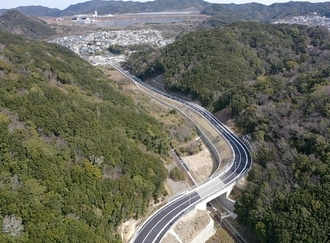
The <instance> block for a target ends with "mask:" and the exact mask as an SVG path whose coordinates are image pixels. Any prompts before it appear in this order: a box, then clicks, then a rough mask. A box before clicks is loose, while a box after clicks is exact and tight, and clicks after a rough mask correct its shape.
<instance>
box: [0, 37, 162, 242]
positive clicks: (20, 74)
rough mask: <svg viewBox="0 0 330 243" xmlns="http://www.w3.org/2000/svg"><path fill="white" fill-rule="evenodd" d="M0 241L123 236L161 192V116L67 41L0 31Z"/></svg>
mask: <svg viewBox="0 0 330 243" xmlns="http://www.w3.org/2000/svg"><path fill="white" fill-rule="evenodd" d="M0 57H1V58H0V97H1V98H0V227H1V230H0V232H1V233H0V242H33V243H36V242H61V243H62V242H121V239H120V237H119V236H118V235H117V234H116V228H117V226H118V225H119V224H120V223H121V222H122V221H123V220H125V219H128V218H131V217H136V218H137V217H140V216H141V215H142V214H143V213H144V212H145V210H146V208H147V207H148V205H149V201H150V200H152V199H155V200H158V199H159V198H160V197H161V196H162V195H163V194H164V193H165V191H164V189H163V182H164V180H165V178H166V176H167V171H166V170H165V168H164V166H163V162H162V160H161V158H160V156H166V155H167V153H168V152H167V151H168V140H167V137H166V134H165V133H164V131H163V129H162V126H161V124H160V123H159V122H158V121H156V120H155V119H154V118H153V117H151V116H150V115H149V114H148V113H147V112H146V111H145V108H144V107H142V106H141V105H136V104H135V103H134V101H133V100H132V99H131V98H130V97H128V96H126V95H124V94H123V92H121V91H120V90H118V89H117V88H116V86H115V85H114V84H112V83H111V82H110V81H109V80H108V79H106V78H105V77H104V75H103V74H102V72H101V71H99V70H98V69H96V68H94V67H92V66H91V65H89V64H88V63H87V62H86V61H84V60H82V59H81V58H80V57H79V56H77V55H76V54H74V53H73V52H72V51H70V50H68V49H66V48H64V47H61V46H59V45H55V44H49V43H46V42H34V41H26V40H24V39H21V38H19V37H17V36H13V35H10V34H7V33H4V32H0Z"/></svg>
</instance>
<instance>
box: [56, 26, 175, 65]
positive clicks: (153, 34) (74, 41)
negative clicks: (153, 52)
mask: <svg viewBox="0 0 330 243" xmlns="http://www.w3.org/2000/svg"><path fill="white" fill-rule="evenodd" d="M173 41H174V39H165V38H163V36H162V34H161V32H160V31H157V30H151V29H143V30H118V31H100V32H96V33H89V34H85V35H79V36H67V37H62V38H57V39H55V40H51V41H50V42H51V43H57V44H60V45H63V46H65V47H67V48H69V49H71V50H72V51H74V52H75V53H77V54H78V55H80V56H82V57H85V58H88V59H89V60H91V59H93V58H92V57H94V58H95V56H97V55H99V54H100V52H101V51H103V50H105V49H107V48H108V47H109V46H111V45H114V44H118V45H120V46H129V45H141V44H151V45H155V46H157V47H163V46H165V45H167V44H169V43H172V42H173ZM116 58H118V57H116ZM121 58H124V57H123V56H122V57H121ZM103 59H104V58H103ZM98 60H99V58H98ZM92 63H93V64H96V63H95V60H94V61H92Z"/></svg>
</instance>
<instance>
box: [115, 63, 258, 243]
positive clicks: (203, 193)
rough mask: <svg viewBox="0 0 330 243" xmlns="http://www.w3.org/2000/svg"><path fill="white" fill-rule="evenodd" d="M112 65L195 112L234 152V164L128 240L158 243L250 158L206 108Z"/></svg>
mask: <svg viewBox="0 0 330 243" xmlns="http://www.w3.org/2000/svg"><path fill="white" fill-rule="evenodd" d="M113 66H114V67H115V68H116V69H117V70H118V71H120V72H121V73H123V74H124V75H126V76H127V77H129V78H130V79H131V80H132V81H134V82H138V83H140V84H142V85H144V86H146V87H148V88H149V89H151V90H152V91H154V92H157V93H159V94H162V95H164V96H166V97H168V98H171V99H174V100H176V101H179V102H181V103H183V104H185V105H186V106H188V107H190V108H191V109H193V110H195V111H196V112H198V113H199V114H200V115H201V116H203V117H204V118H205V119H206V120H207V121H208V122H209V123H210V124H211V125H212V126H213V127H214V128H215V129H216V130H217V131H218V132H219V133H220V134H221V135H222V136H223V137H224V139H226V140H227V142H228V143H229V144H230V145H231V148H232V150H233V154H234V156H233V161H232V162H231V163H230V166H229V167H227V169H225V170H224V171H221V172H220V173H217V174H215V175H212V177H211V178H210V179H209V180H206V182H205V183H203V184H202V185H200V186H198V187H196V188H194V189H192V190H190V191H188V192H186V193H183V194H181V195H180V196H178V197H177V198H175V199H174V200H172V201H170V202H168V203H167V204H166V205H165V206H163V207H162V208H160V209H159V210H158V211H157V212H155V213H154V214H153V215H151V216H150V217H149V219H148V220H147V221H146V222H144V224H143V225H142V226H141V227H140V228H139V230H138V232H136V234H135V235H134V236H133V238H132V240H131V242H132V243H133V242H134V243H152V242H161V240H162V238H163V237H164V235H165V234H166V232H167V231H168V230H169V228H171V226H172V225H173V224H174V223H175V222H176V221H177V220H179V218H180V217H181V216H183V215H184V214H185V213H187V212H188V211H190V210H191V209H193V208H194V207H195V206H196V205H197V204H199V203H202V202H205V203H206V202H208V201H210V200H212V199H213V198H214V197H215V196H217V195H218V194H219V192H221V191H224V190H225V189H226V188H227V187H229V186H232V185H233V184H235V183H236V181H237V180H239V179H240V178H242V177H243V176H244V175H246V173H247V172H248V171H249V169H250V168H251V165H252V158H251V155H250V152H249V150H248V148H247V146H246V145H245V144H244V143H243V142H242V141H241V140H240V139H239V138H238V137H237V136H236V135H235V134H234V133H233V132H232V131H231V130H230V129H228V128H227V127H226V126H225V125H224V124H222V123H221V122H220V121H219V120H217V119H216V118H215V117H214V116H213V114H212V113H211V112H209V111H208V110H206V109H205V108H203V107H201V106H199V105H197V104H195V103H192V102H189V101H186V100H183V99H180V98H177V97H173V96H170V95H169V94H167V93H164V92H162V91H159V90H157V89H154V88H153V87H151V86H148V85H147V84H145V83H143V82H142V81H141V80H140V79H139V78H137V77H135V76H133V75H131V74H129V73H128V72H127V71H124V70H123V69H121V67H119V66H117V65H116V64H113Z"/></svg>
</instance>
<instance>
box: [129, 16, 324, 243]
mask: <svg viewBox="0 0 330 243" xmlns="http://www.w3.org/2000/svg"><path fill="white" fill-rule="evenodd" d="M329 43H330V35H329V32H328V30H327V29H325V28H322V27H312V28H310V27H306V26H288V25H269V24H259V23H243V22H242V23H234V24H231V25H228V26H225V27H222V28H217V29H213V30H201V31H197V32H192V33H189V34H187V35H185V36H183V37H182V38H181V39H179V40H177V41H176V42H174V43H173V44H171V45H169V46H167V47H165V48H164V49H162V50H159V51H158V52H148V53H144V54H142V55H139V54H136V55H132V58H131V60H130V69H131V70H132V71H133V72H135V74H137V75H139V76H140V77H142V78H148V77H153V76H157V75H160V74H162V75H163V77H164V82H165V83H166V84H167V86H168V88H169V89H170V90H176V91H181V92H183V93H185V94H190V95H192V97H193V98H194V99H195V100H198V101H200V102H201V103H202V104H203V105H204V106H207V107H208V108H209V109H211V110H213V111H214V112H216V111H219V110H221V109H224V108H226V109H228V110H230V111H231V114H232V118H233V119H234V121H235V123H236V126H237V127H238V129H239V131H240V133H242V134H247V133H248V134H252V135H253V136H252V137H253V141H252V147H253V148H254V150H253V153H252V154H253V158H254V165H253V169H252V171H251V172H250V173H249V176H248V181H249V183H248V187H247V189H246V190H245V191H244V192H243V194H242V196H241V197H240V198H239V199H238V201H237V203H236V207H235V208H236V209H235V210H236V212H237V214H238V216H239V219H240V220H241V221H242V222H244V223H246V224H247V226H248V227H249V228H251V229H252V230H253V232H254V233H255V235H256V237H257V238H258V240H260V242H327V241H329V240H330V235H329V232H330V225H329V219H328V218H329V215H330V205H329V202H330V194H329V192H330V190H329V189H330V160H329V158H330V145H329V144H330V141H329V139H330V112H329V111H330V110H329V108H330V106H329V104H330V69H329V58H330V45H329ZM140 54H141V53H140Z"/></svg>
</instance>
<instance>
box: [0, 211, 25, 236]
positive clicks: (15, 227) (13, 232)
mask: <svg viewBox="0 0 330 243" xmlns="http://www.w3.org/2000/svg"><path fill="white" fill-rule="evenodd" d="M23 230H24V225H23V224H22V218H21V217H17V216H16V215H14V214H12V215H10V216H9V215H7V216H5V217H4V218H3V221H2V231H3V232H5V233H7V234H8V235H10V236H13V237H18V236H20V235H21V234H22V232H23Z"/></svg>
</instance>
